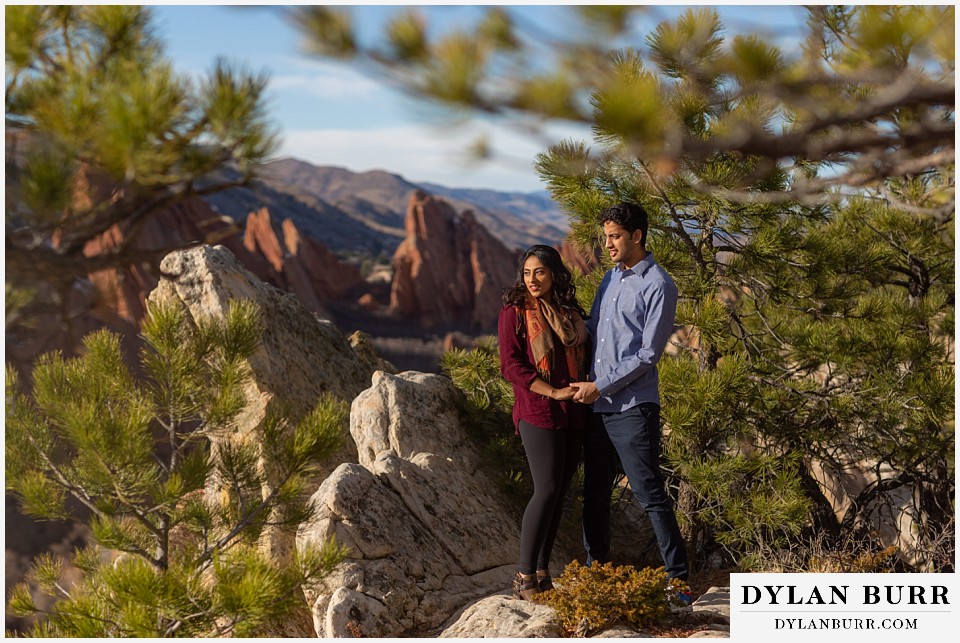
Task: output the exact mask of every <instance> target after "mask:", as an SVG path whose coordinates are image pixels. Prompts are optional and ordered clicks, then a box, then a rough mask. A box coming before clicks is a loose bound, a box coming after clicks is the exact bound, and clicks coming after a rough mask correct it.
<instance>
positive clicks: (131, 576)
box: [6, 301, 347, 637]
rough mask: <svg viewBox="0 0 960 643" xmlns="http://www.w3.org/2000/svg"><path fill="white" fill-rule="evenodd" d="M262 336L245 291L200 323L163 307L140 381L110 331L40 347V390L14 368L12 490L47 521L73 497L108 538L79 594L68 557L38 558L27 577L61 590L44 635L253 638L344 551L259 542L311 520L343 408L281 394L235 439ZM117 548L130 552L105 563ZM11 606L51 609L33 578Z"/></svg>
mask: <svg viewBox="0 0 960 643" xmlns="http://www.w3.org/2000/svg"><path fill="white" fill-rule="evenodd" d="M261 332H262V329H261V325H260V315H259V311H258V310H257V309H256V308H255V307H254V306H253V305H252V304H250V303H249V302H245V301H240V302H232V303H231V304H230V306H229V307H228V310H227V312H226V314H225V315H224V316H223V317H222V318H210V319H197V320H193V319H191V318H190V317H189V316H188V315H187V313H186V311H185V309H184V308H183V307H182V306H181V305H180V304H172V303H167V304H161V305H156V306H151V307H150V309H149V316H148V318H147V319H145V320H144V323H143V325H142V335H143V338H144V340H145V341H146V347H145V348H144V349H143V351H142V353H141V355H140V357H141V365H142V371H143V373H144V374H145V379H144V380H143V381H140V380H138V379H137V378H135V377H134V376H133V375H132V374H131V372H130V371H129V369H128V367H127V366H126V364H125V362H124V360H123V355H122V353H121V350H120V342H119V338H118V337H117V336H115V335H113V334H111V333H109V332H106V331H99V332H97V333H94V334H92V335H89V336H87V337H86V338H85V339H84V349H85V351H84V353H83V355H82V356H81V357H78V358H75V359H69V360H67V359H63V358H62V357H61V356H59V355H58V354H51V355H46V356H43V357H41V358H40V359H39V360H38V361H37V364H36V366H35V368H34V371H33V389H32V396H30V397H28V396H27V395H25V394H23V393H22V392H20V391H19V390H18V382H17V377H16V374H15V371H13V370H12V369H10V368H8V371H7V401H6V438H7V439H6V483H7V488H8V489H9V490H10V491H12V492H13V493H14V495H15V496H16V497H17V498H18V499H19V500H20V502H21V505H22V507H23V510H24V511H26V512H27V513H29V514H32V515H35V516H38V517H41V518H48V519H52V518H66V517H73V518H76V516H72V515H71V513H70V511H69V510H68V505H67V503H66V499H67V497H68V496H72V497H73V499H74V500H76V501H78V502H79V503H80V504H81V505H83V506H84V507H85V508H86V509H87V510H88V512H89V514H90V518H89V526H90V530H91V534H92V535H93V538H94V539H95V540H96V542H97V543H98V544H99V547H102V548H104V550H103V551H102V553H101V551H98V549H96V548H94V549H91V550H87V551H82V552H78V553H77V554H76V555H75V557H74V564H75V566H76V567H77V568H78V569H80V570H81V571H82V572H83V579H82V581H80V582H79V583H76V584H74V585H73V586H72V587H69V589H67V588H66V585H65V584H64V583H63V582H62V579H61V576H62V569H61V563H60V561H58V560H55V559H53V558H51V557H49V556H45V557H41V558H39V559H37V560H36V561H35V564H34V567H33V570H32V571H31V573H30V575H29V577H28V579H29V580H33V581H34V582H35V583H36V584H37V585H38V586H39V587H40V589H41V590H44V591H46V592H47V593H49V594H51V595H54V596H56V597H57V598H60V599H61V600H59V601H58V602H57V603H55V605H54V607H52V608H51V609H50V610H49V611H48V612H45V613H44V616H45V617H46V618H45V620H44V621H43V622H42V623H41V625H40V626H38V628H37V629H35V630H34V631H33V632H32V633H33V634H35V635H46V636H91V637H105V636H150V637H155V636H174V635H175V636H222V635H228V634H233V635H239V636H256V635H257V634H258V633H259V632H262V631H263V628H264V627H265V626H267V625H268V624H269V623H272V622H276V620H277V619H279V618H282V617H283V616H284V615H285V614H287V613H289V612H290V610H292V609H295V608H296V607H297V606H299V605H300V604H301V603H302V595H301V589H300V588H301V585H302V584H303V583H304V582H307V581H313V580H316V578H317V577H318V576H322V575H324V574H326V573H328V572H329V571H330V570H331V569H332V568H333V567H334V566H335V565H336V564H337V563H338V562H339V561H340V560H341V559H342V558H343V556H344V554H345V552H344V550H343V549H342V548H340V547H339V546H338V545H336V543H334V542H332V541H331V542H329V543H327V544H326V545H324V546H323V547H321V548H320V549H319V550H318V551H315V552H309V551H307V552H300V553H299V554H298V559H297V560H293V561H288V560H281V559H277V558H273V557H270V556H268V555H267V554H265V553H263V552H261V551H260V550H259V549H258V546H257V544H258V541H259V539H260V538H261V537H262V536H265V535H268V530H270V529H277V528H283V529H290V528H293V527H295V526H296V525H298V524H300V523H301V522H303V521H304V520H306V519H307V518H308V517H309V516H310V511H309V509H308V507H307V505H306V494H305V491H306V482H307V480H308V479H309V477H310V476H311V475H313V474H314V473H315V472H316V468H317V465H318V464H319V462H321V461H322V460H323V459H324V458H326V457H328V456H329V455H330V454H331V453H333V452H334V451H335V450H336V449H337V448H338V446H339V444H340V440H341V437H342V433H343V430H344V427H345V424H346V417H347V409H346V405H345V403H343V402H342V401H339V400H336V399H334V398H332V397H330V396H327V395H325V396H323V397H322V398H321V399H320V400H318V403H317V405H316V407H315V408H314V409H313V410H311V411H310V412H308V413H306V414H305V415H303V417H301V418H300V419H298V420H296V421H295V420H294V419H293V418H292V415H291V414H290V413H289V411H288V410H287V409H284V408H282V406H280V405H278V404H276V403H274V404H271V405H269V406H268V408H267V413H266V417H265V418H264V419H263V421H262V422H261V424H260V425H259V426H258V427H255V429H254V430H253V432H252V433H251V434H250V435H249V436H247V437H246V438H242V439H239V440H238V439H236V437H240V436H236V437H229V436H231V435H232V434H234V433H235V432H236V431H237V430H238V429H239V428H240V425H239V417H238V415H239V413H240V412H241V411H242V409H243V407H244V394H243V390H244V387H245V386H246V384H247V381H248V378H249V367H248V365H247V362H246V360H247V359H248V358H249V357H250V355H251V354H252V353H253V352H254V351H255V350H257V348H258V346H259V342H260V334H261ZM247 430H250V429H249V428H248V429H247ZM209 490H217V491H218V493H217V494H216V495H215V496H214V497H208V494H207V493H206V492H207V491H209ZM106 550H113V553H114V555H116V554H117V553H120V552H124V553H123V554H122V555H121V556H120V557H119V558H118V559H117V560H116V561H113V562H108V561H107V559H106V558H105V554H106ZM25 592H26V593H25ZM10 608H11V610H13V611H16V612H17V613H18V614H26V613H38V612H39V611H40V610H39V609H38V608H37V606H36V605H33V604H32V602H31V601H30V599H29V593H28V592H27V591H26V589H25V588H22V589H17V590H16V591H15V592H14V593H13V594H11V605H10Z"/></svg>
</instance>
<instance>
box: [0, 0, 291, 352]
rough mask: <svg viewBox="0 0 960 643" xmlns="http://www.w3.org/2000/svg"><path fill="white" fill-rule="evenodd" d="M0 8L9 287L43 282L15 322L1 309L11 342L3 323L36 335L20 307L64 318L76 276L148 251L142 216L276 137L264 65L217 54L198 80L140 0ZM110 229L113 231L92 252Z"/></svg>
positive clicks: (209, 183) (225, 176) (238, 180)
mask: <svg viewBox="0 0 960 643" xmlns="http://www.w3.org/2000/svg"><path fill="white" fill-rule="evenodd" d="M4 13H5V18H6V20H5V42H6V54H7V67H6V93H5V105H6V114H7V120H6V133H7V152H8V154H7V161H8V163H7V188H6V189H7V191H6V193H7V197H8V198H7V207H6V215H5V216H6V222H7V230H8V234H7V235H6V252H7V258H8V262H7V271H6V281H7V285H8V286H7V287H8V290H9V289H11V288H13V289H15V290H30V289H32V290H34V291H36V292H37V293H38V297H37V298H36V300H35V301H32V302H29V303H30V305H29V306H24V307H23V310H22V311H21V315H20V317H21V318H22V320H21V319H20V318H17V319H13V320H11V318H9V317H8V327H7V330H8V342H9V341H10V333H11V329H14V330H17V329H19V330H20V331H21V332H23V333H24V334H26V335H28V336H30V335H32V334H35V333H34V331H33V330H32V329H31V328H29V327H21V326H20V322H21V321H24V322H25V321H27V319H28V318H37V317H39V316H41V315H48V317H47V318H46V320H45V323H51V324H56V323H64V324H66V323H69V320H70V319H71V318H72V316H73V315H74V314H75V311H74V310H72V308H73V307H75V305H74V304H71V303H70V299H69V297H68V293H69V292H70V289H71V286H72V285H73V282H74V281H75V280H76V279H82V278H85V277H86V275H87V274H88V273H90V272H93V271H96V270H101V269H104V268H119V267H125V266H128V265H130V264H131V263H135V262H136V263H141V262H145V261H152V260H153V257H152V256H151V255H150V253H148V252H146V251H144V250H143V249H142V247H139V246H138V245H137V244H136V240H137V235H138V234H139V232H140V230H141V229H142V226H143V224H144V223H145V222H146V221H147V220H148V219H149V218H150V217H152V216H154V215H156V214H157V213H159V212H162V211H164V209H166V208H168V207H170V206H173V205H176V204H177V203H180V202H183V201H185V200H188V199H190V198H193V197H195V196H202V195H205V194H212V193H215V192H218V191H222V190H225V189H228V188H231V187H236V186H238V185H245V184H246V183H248V182H249V181H250V180H251V178H252V176H253V172H254V170H255V168H256V167H257V166H258V165H259V164H260V163H262V162H263V161H264V160H266V159H267V158H269V156H270V155H271V154H272V153H273V151H274V150H275V149H276V145H277V135H276V132H275V129H274V127H273V125H271V124H270V122H269V120H268V119H267V115H266V112H265V93H266V78H265V77H264V76H263V75H262V74H260V75H256V74H253V73H251V72H248V71H245V70H241V69H237V68H234V67H232V66H231V65H229V64H227V63H225V62H223V61H218V62H217V63H216V64H215V65H214V67H213V69H212V71H211V72H210V73H209V74H208V75H207V76H206V77H205V78H202V79H201V80H199V82H194V81H193V80H192V79H190V78H188V77H186V76H183V75H180V74H177V73H176V72H175V71H174V70H173V68H172V66H171V64H170V63H169V61H168V60H167V59H166V58H165V57H164V54H163V51H162V47H161V46H160V41H159V40H158V39H157V37H156V34H155V28H154V25H153V18H152V13H151V10H150V9H149V8H148V7H143V6H119V5H104V6H93V5H90V6H55V5H44V6H5V7H4ZM226 165H230V166H231V172H222V170H223V169H224V167H225V166H226ZM114 226H117V229H118V230H119V232H120V233H121V238H122V242H121V243H120V244H119V245H117V246H116V247H111V248H110V251H109V252H106V251H100V252H91V248H92V246H91V245H90V242H91V241H93V240H96V239H98V238H99V237H100V235H102V234H103V233H104V232H106V231H107V230H110V229H111V228H113V227H114ZM54 234H56V241H54V240H53V236H54ZM171 249H172V248H166V249H160V251H161V252H164V254H165V253H166V252H168V251H169V250H171ZM50 316H52V317H53V319H50ZM11 322H13V323H14V324H13V325H12V324H11Z"/></svg>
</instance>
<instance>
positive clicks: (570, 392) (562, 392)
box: [550, 386, 577, 402]
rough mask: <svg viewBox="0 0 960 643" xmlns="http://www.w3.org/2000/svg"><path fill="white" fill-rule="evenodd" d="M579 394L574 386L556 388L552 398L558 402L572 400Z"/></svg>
mask: <svg viewBox="0 0 960 643" xmlns="http://www.w3.org/2000/svg"><path fill="white" fill-rule="evenodd" d="M576 392H577V390H576V389H575V388H573V387H572V386H568V387H566V388H555V389H553V394H552V395H551V396H550V397H552V398H553V399H555V400H557V401H560V402H562V401H564V400H572V399H573V396H574V394H575V393H576Z"/></svg>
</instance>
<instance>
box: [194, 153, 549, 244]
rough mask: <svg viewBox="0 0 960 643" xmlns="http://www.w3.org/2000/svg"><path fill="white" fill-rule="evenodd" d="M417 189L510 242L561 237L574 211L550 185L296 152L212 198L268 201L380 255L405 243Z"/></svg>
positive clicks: (317, 230) (314, 230)
mask: <svg viewBox="0 0 960 643" xmlns="http://www.w3.org/2000/svg"><path fill="white" fill-rule="evenodd" d="M417 189H422V190H424V191H426V192H429V193H431V194H435V195H437V196H442V197H444V198H445V199H446V200H447V201H448V202H449V203H450V204H451V205H452V206H453V207H454V208H455V209H456V210H457V211H463V210H472V211H473V213H474V215H475V216H476V219H477V221H479V222H480V223H481V224H482V225H483V226H484V227H486V228H487V229H488V230H490V232H491V233H492V234H493V235H494V236H496V237H497V238H498V239H499V240H500V241H501V242H503V244H504V245H506V246H507V247H508V248H526V247H527V246H529V245H532V244H534V243H548V244H551V245H559V244H560V243H561V242H562V241H563V239H564V238H565V237H566V230H565V223H566V219H565V217H564V216H563V215H562V214H561V213H560V212H559V210H558V209H557V208H556V205H555V204H554V203H553V202H552V201H551V200H550V198H549V197H548V196H547V195H546V193H539V194H538V193H534V194H523V193H515V192H497V191H496V190H471V189H457V188H447V187H444V186H440V185H436V184H415V183H411V182H409V181H407V180H405V179H404V178H403V177H401V176H399V175H396V174H391V173H389V172H384V171H382V170H373V171H370V172H360V173H358V172H351V171H350V170H347V169H344V168H339V167H327V166H323V167H321V166H315V165H311V164H310V163H307V162H305V161H300V160H297V159H293V158H286V159H281V160H278V161H274V162H273V163H270V164H268V165H267V166H265V167H264V168H263V170H261V173H260V177H259V179H258V180H257V181H256V182H255V184H254V185H253V186H252V187H251V188H244V189H238V190H231V191H229V192H225V193H222V194H218V195H214V196H212V197H210V198H209V199H208V201H209V202H210V203H212V204H213V205H215V206H216V207H217V209H218V210H220V211H221V212H222V213H224V214H226V215H228V216H231V217H234V218H236V219H238V220H243V219H245V218H246V216H247V214H249V213H250V212H251V211H255V210H257V209H259V208H261V207H264V206H266V207H267V208H269V209H270V212H271V213H272V214H273V216H274V217H276V218H277V219H278V220H281V219H283V218H287V217H289V218H290V219H292V220H293V221H294V223H295V224H296V225H297V227H298V228H299V229H300V230H302V231H303V232H305V233H306V234H309V235H311V236H313V237H316V238H317V240H319V241H321V242H322V243H323V244H325V245H327V246H328V247H330V248H331V249H333V250H336V251H341V252H342V251H347V252H361V253H363V254H369V255H377V254H379V253H381V252H385V253H387V254H392V253H393V251H394V250H395V249H396V247H397V246H398V245H399V244H400V241H401V240H402V239H403V234H404V233H403V220H404V217H405V215H406V208H407V204H408V202H409V199H410V195H411V194H412V193H413V192H414V191H415V190H417Z"/></svg>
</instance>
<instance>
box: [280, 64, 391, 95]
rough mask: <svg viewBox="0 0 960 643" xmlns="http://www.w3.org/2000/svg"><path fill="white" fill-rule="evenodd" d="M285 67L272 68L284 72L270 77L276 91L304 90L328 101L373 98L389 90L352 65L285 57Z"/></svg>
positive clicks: (282, 65)
mask: <svg viewBox="0 0 960 643" xmlns="http://www.w3.org/2000/svg"><path fill="white" fill-rule="evenodd" d="M282 62H283V64H276V65H273V68H274V69H283V70H285V71H284V72H283V73H277V72H274V74H273V75H272V76H271V77H270V88H271V89H272V90H273V91H284V90H290V89H294V90H302V91H305V92H308V93H310V94H314V95H316V96H320V97H324V98H329V97H335V96H349V97H350V98H351V99H354V100H357V99H370V98H372V97H375V96H377V95H378V94H382V93H383V92H384V91H386V88H385V86H384V85H383V83H380V82H378V81H377V80H375V79H373V78H370V77H368V76H365V75H364V74H362V73H360V72H359V71H357V70H355V69H353V68H351V67H350V66H349V65H344V64H336V63H330V62H318V61H310V60H302V59H301V60H298V59H296V58H290V57H283V60H282Z"/></svg>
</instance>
